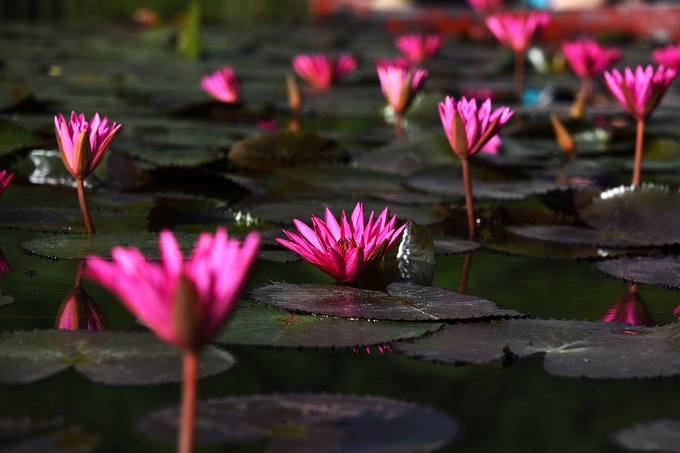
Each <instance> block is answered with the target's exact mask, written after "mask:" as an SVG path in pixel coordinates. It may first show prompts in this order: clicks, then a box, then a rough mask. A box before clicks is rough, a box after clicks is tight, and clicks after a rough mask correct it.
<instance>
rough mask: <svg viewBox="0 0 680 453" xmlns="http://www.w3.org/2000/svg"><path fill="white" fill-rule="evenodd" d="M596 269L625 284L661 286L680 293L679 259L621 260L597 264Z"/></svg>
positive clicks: (641, 258)
mask: <svg viewBox="0 0 680 453" xmlns="http://www.w3.org/2000/svg"><path fill="white" fill-rule="evenodd" d="M595 269H597V270H598V271H600V272H602V273H603V274H605V275H607V276H609V277H612V278H615V279H619V280H623V281H624V282H630V283H644V284H648V285H659V286H661V287H662V288H668V289H674V290H676V291H680V262H678V259H677V257H665V258H646V257H637V258H621V259H618V260H609V261H603V262H601V263H597V265H596V266H595Z"/></svg>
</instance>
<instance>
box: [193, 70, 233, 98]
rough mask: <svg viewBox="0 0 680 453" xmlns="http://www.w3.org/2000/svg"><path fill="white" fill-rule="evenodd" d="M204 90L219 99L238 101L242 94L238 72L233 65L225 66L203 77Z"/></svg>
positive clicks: (202, 85) (202, 86)
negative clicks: (235, 71) (237, 77)
mask: <svg viewBox="0 0 680 453" xmlns="http://www.w3.org/2000/svg"><path fill="white" fill-rule="evenodd" d="M201 88H203V91H205V92H206V93H208V94H209V95H211V96H212V97H214V98H215V99H217V100H218V101H222V102H227V103H230V104H234V103H237V102H238V101H239V98H240V96H241V93H240V90H239V86H238V80H236V74H235V73H234V70H233V69H232V67H231V66H225V67H223V68H221V69H218V70H217V71H215V72H213V73H212V74H210V75H207V76H205V77H203V78H202V79H201Z"/></svg>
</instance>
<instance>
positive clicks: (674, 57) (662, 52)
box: [652, 44, 680, 71]
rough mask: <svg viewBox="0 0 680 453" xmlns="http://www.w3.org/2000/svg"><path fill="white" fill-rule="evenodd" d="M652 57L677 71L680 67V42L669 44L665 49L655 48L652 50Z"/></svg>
mask: <svg viewBox="0 0 680 453" xmlns="http://www.w3.org/2000/svg"><path fill="white" fill-rule="evenodd" d="M652 59H653V60H654V61H656V62H657V63H659V64H662V65H664V66H665V67H667V68H673V69H675V70H676V71H677V70H678V69H680V44H676V45H668V46H666V47H664V48H663V49H655V50H654V51H653V52H652Z"/></svg>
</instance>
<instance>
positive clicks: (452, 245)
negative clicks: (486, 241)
mask: <svg viewBox="0 0 680 453" xmlns="http://www.w3.org/2000/svg"><path fill="white" fill-rule="evenodd" d="M481 245H482V244H480V243H479V242H475V241H464V240H462V239H435V240H434V254H435V256H448V255H458V254H461V253H468V252H472V251H473V250H477V249H478V248H479V247H481Z"/></svg>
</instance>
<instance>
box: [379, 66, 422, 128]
mask: <svg viewBox="0 0 680 453" xmlns="http://www.w3.org/2000/svg"><path fill="white" fill-rule="evenodd" d="M375 69H376V70H377V71H378V77H379V78H380V86H381V87H382V92H383V94H384V95H385V99H387V103H388V104H389V105H391V106H392V108H393V109H394V111H395V112H396V113H397V114H398V115H401V114H402V113H403V112H404V110H406V108H407V107H408V106H409V104H410V103H411V101H412V100H413V96H415V94H416V92H417V91H418V89H419V88H420V86H421V84H422V83H423V80H425V77H427V71H426V70H425V69H418V68H408V67H406V66H405V64H404V62H403V61H399V60H396V61H389V60H381V61H379V62H378V63H377V64H376V66H375Z"/></svg>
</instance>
